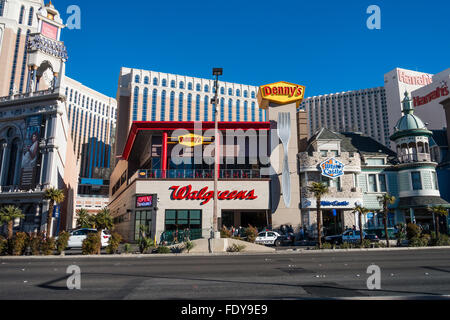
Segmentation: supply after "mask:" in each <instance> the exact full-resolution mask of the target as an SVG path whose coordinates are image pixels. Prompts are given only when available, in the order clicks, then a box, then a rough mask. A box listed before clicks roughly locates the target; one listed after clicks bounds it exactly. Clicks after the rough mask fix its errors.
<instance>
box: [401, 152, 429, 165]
mask: <svg viewBox="0 0 450 320" xmlns="http://www.w3.org/2000/svg"><path fill="white" fill-rule="evenodd" d="M400 161H401V162H403V163H409V162H430V161H431V156H430V154H429V153H417V154H407V155H403V156H400Z"/></svg>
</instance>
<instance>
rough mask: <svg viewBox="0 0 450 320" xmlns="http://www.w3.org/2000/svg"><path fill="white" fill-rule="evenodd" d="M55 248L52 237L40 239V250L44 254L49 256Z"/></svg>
mask: <svg viewBox="0 0 450 320" xmlns="http://www.w3.org/2000/svg"><path fill="white" fill-rule="evenodd" d="M55 249H56V241H55V239H54V238H48V239H47V240H44V241H42V243H41V251H42V254H43V255H44V256H51V255H52V254H53V253H54V252H55Z"/></svg>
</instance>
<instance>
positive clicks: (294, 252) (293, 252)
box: [0, 247, 450, 261]
mask: <svg viewBox="0 0 450 320" xmlns="http://www.w3.org/2000/svg"><path fill="white" fill-rule="evenodd" d="M424 250H450V247H428V248H425V247H423V248H422V247H418V248H417V247H416V248H414V247H413V248H409V247H408V248H373V249H335V250H333V249H325V250H306V249H300V250H296V249H288V250H283V251H276V252H247V253H246V252H240V253H229V252H222V253H169V254H114V255H92V256H83V255H73V256H67V255H65V256H1V257H0V261H8V260H30V259H31V260H74V259H91V260H94V259H126V258H137V259H142V258H150V259H158V258H168V257H172V258H176V257H215V256H216V257H218V256H225V257H226V256H261V255H264V256H267V255H287V254H290V255H302V254H308V255H311V254H324V253H349V252H355V253H356V252H360V253H361V252H389V251H394V252H395V251H424Z"/></svg>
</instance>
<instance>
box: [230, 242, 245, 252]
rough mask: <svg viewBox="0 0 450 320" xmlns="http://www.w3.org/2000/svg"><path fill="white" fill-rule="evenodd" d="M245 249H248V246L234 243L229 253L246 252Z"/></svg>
mask: <svg viewBox="0 0 450 320" xmlns="http://www.w3.org/2000/svg"><path fill="white" fill-rule="evenodd" d="M245 248H246V246H244V245H239V244H236V243H234V244H232V245H231V246H229V247H228V249H227V252H242V251H244V250H245Z"/></svg>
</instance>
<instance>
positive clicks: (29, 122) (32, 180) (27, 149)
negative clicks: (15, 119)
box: [20, 115, 42, 189]
mask: <svg viewBox="0 0 450 320" xmlns="http://www.w3.org/2000/svg"><path fill="white" fill-rule="evenodd" d="M41 124H42V115H39V116H31V117H27V118H26V119H25V125H26V133H25V140H24V143H23V145H24V148H23V154H22V166H21V168H22V170H21V177H20V185H21V187H22V188H30V189H32V188H34V187H36V184H37V180H38V177H37V165H38V162H39V160H40V152H39V140H40V138H41V130H42V127H41Z"/></svg>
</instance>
